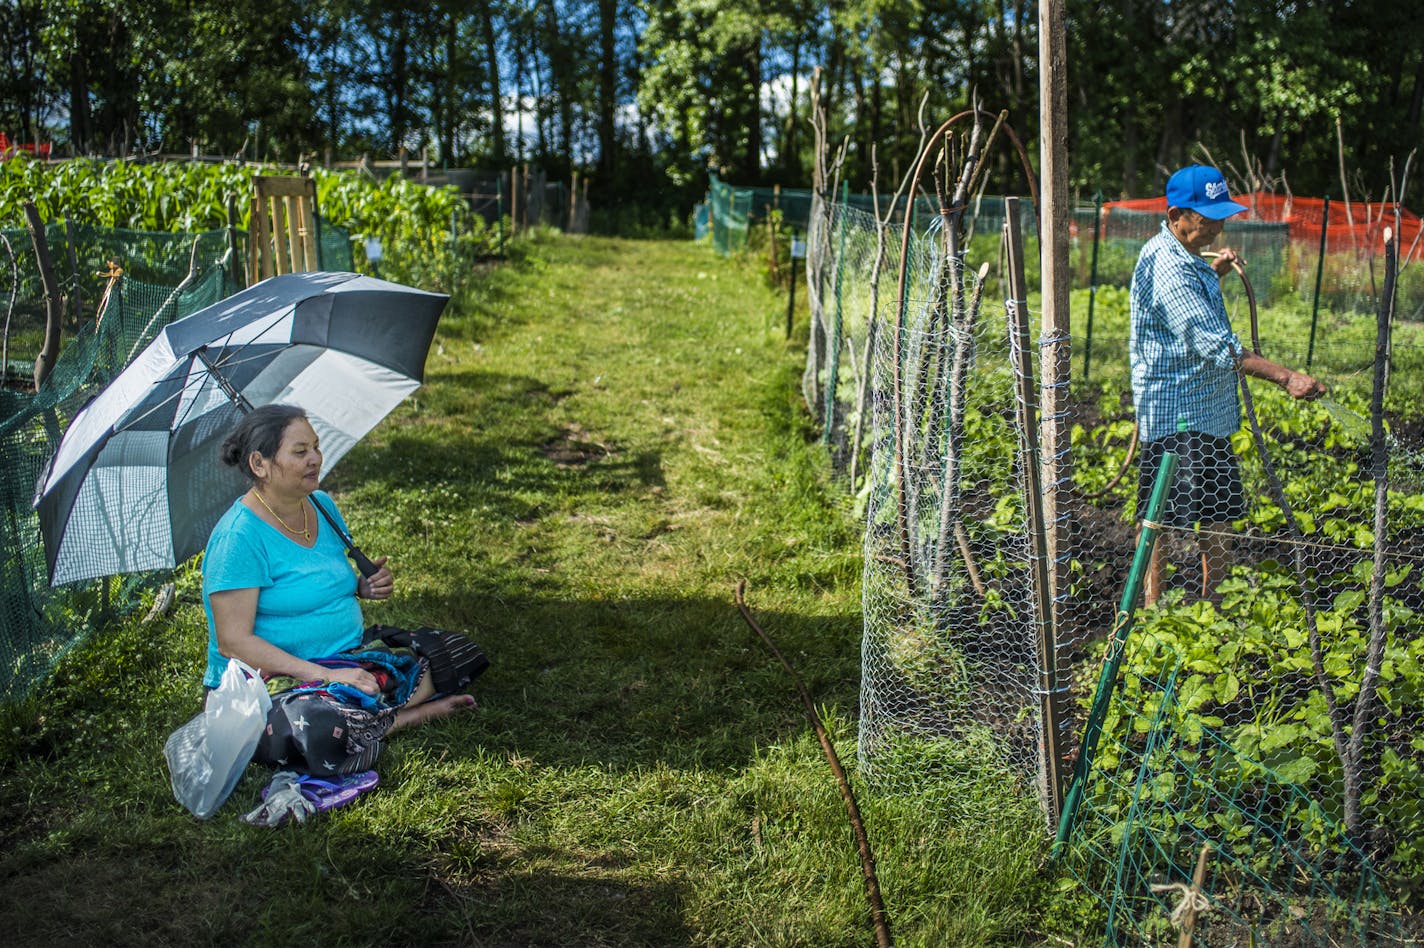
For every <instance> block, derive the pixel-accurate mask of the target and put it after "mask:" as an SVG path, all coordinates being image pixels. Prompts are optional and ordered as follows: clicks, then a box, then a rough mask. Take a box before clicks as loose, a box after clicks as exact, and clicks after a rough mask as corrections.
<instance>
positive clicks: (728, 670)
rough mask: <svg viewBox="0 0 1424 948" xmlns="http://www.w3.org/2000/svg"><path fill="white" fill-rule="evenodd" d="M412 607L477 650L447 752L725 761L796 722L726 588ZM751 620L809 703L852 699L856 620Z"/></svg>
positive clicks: (665, 762)
mask: <svg viewBox="0 0 1424 948" xmlns="http://www.w3.org/2000/svg"><path fill="white" fill-rule="evenodd" d="M414 608H416V609H418V610H419V611H420V612H421V614H427V615H430V616H435V617H442V616H443V617H447V618H453V619H456V622H454V623H452V624H454V625H459V626H461V627H463V628H464V629H465V630H466V631H467V633H468V634H469V635H470V636H471V638H473V639H475V640H476V641H478V642H479V643H480V645H481V646H482V647H483V648H484V649H485V651H486V653H487V654H488V655H489V657H490V661H491V666H490V668H489V670H488V671H486V672H485V674H484V676H483V677H481V678H480V679H479V681H478V682H477V683H476V685H475V687H474V688H473V689H472V690H473V693H474V694H475V695H476V697H477V698H478V699H479V701H480V708H479V710H478V711H477V712H475V714H474V715H472V716H471V718H470V719H469V723H468V725H467V724H466V723H465V722H464V721H452V723H451V724H450V725H449V727H442V728H441V732H442V733H441V737H442V740H445V741H448V742H450V743H448V744H446V745H444V746H445V749H446V751H447V752H448V753H449V754H451V755H457V754H459V753H461V752H462V751H463V752H465V753H468V754H471V755H473V754H476V753H479V752H480V751H483V752H485V753H493V754H497V755H499V754H508V755H511V756H517V757H532V758H533V759H535V760H536V761H537V762H538V763H540V764H542V765H545V766H554V767H564V766H580V765H588V764H595V765H599V766H603V767H606V768H610V769H636V768H647V767H652V766H657V765H662V766H665V767H669V768H673V769H687V768H711V769H717V770H723V769H736V768H740V767H742V766H745V765H746V764H747V763H748V762H749V761H750V760H751V759H752V758H753V757H754V756H755V755H756V754H757V752H758V750H759V749H762V748H764V747H766V746H767V745H769V744H772V743H777V742H780V741H783V740H785V739H787V738H788V737H789V736H791V735H793V734H797V733H800V732H802V731H804V730H805V729H806V727H807V723H806V718H805V714H804V709H803V707H802V705H801V703H800V700H799V698H798V696H797V693H796V690H795V685H794V683H793V682H792V680H791V679H790V677H789V676H788V675H787V674H786V672H785V670H784V669H783V668H782V667H781V666H780V664H779V663H778V662H777V661H776V659H775V657H774V656H772V655H771V654H770V653H769V652H768V651H767V649H766V647H765V646H764V645H763V643H762V642H761V640H760V639H758V638H757V637H756V635H755V634H754V633H753V632H752V630H751V629H750V628H749V627H748V626H747V625H746V623H745V622H744V621H743V620H742V618H741V615H740V614H739V613H738V612H737V611H736V607H735V605H734V603H733V600H732V593H731V589H730V587H729V588H728V592H727V598H726V600H725V601H719V600H713V599H675V598H667V599H657V598H635V599H625V600H618V601H603V602H588V601H585V602H579V601H573V600H560V599H537V598H522V599H508V600H504V601H494V600H486V599H481V598H475V597H461V596H451V597H447V598H446V599H444V600H443V601H442V600H440V599H431V598H427V599H425V600H422V601H421V602H419V603H418V605H414ZM457 617H458V618H457ZM757 618H758V621H759V622H761V623H762V625H763V627H764V628H765V629H766V630H767V631H768V633H769V634H770V635H771V636H772V637H773V640H774V641H776V643H777V646H778V648H780V649H781V650H782V652H783V653H784V654H785V655H787V657H788V659H789V660H790V661H791V663H792V664H793V666H794V667H796V670H797V673H798V674H799V675H800V677H801V680H802V681H803V683H804V684H805V685H806V688H807V690H808V691H809V692H810V693H811V696H812V699H813V700H814V701H816V702H817V704H830V705H836V706H838V707H840V708H842V709H846V710H847V711H849V709H852V708H853V707H854V706H855V702H856V699H857V696H858V692H857V689H858V687H859V667H858V665H856V664H855V663H854V662H853V660H851V659H853V657H854V656H856V655H857V654H858V652H857V650H856V648H855V642H856V640H857V638H858V637H859V634H860V618H859V616H803V615H792V614H786V613H765V614H763V613H758V614H757ZM432 621H433V620H432ZM420 739H421V738H420V737H419V735H418V733H416V732H413V733H412V734H411V736H410V738H409V740H411V741H419V740H420Z"/></svg>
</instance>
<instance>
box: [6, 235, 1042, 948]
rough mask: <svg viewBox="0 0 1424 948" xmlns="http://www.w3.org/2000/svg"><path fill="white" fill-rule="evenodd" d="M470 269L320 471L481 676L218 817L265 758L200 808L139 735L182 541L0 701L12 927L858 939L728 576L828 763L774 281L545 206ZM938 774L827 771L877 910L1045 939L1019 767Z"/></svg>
mask: <svg viewBox="0 0 1424 948" xmlns="http://www.w3.org/2000/svg"><path fill="white" fill-rule="evenodd" d="M471 286H472V289H470V290H469V291H468V292H467V293H465V294H462V296H461V297H460V298H458V299H457V300H455V301H454V302H453V303H452V307H451V310H450V311H449V312H447V315H446V318H445V320H444V322H443V323H442V327H441V330H440V333H439V335H438V337H437V341H436V345H435V347H434V349H433V350H432V353H431V356H430V361H429V367H428V379H427V385H426V386H425V387H424V388H422V389H421V390H420V391H419V392H418V393H417V394H416V395H415V396H414V397H413V398H411V399H409V400H407V401H406V402H405V403H404V404H403V405H402V406H401V407H400V408H399V409H398V410H397V411H396V412H395V413H394V414H393V415H392V416H391V417H390V418H389V419H388V420H387V421H386V422H385V423H384V424H382V425H381V426H380V427H379V428H378V429H377V430H376V431H375V432H373V433H372V435H371V436H370V437H368V438H367V439H366V440H365V441H364V442H363V443H362V444H361V445H359V446H358V447H357V448H356V449H355V450H354V451H352V453H351V454H350V455H348V456H347V458H346V459H345V460H343V461H342V463H341V464H340V465H339V466H338V468H337V470H336V471H335V472H334V473H333V475H332V476H331V477H330V478H329V479H328V481H327V484H326V486H327V487H328V489H330V490H331V491H332V492H333V493H334V494H335V495H336V496H337V498H338V500H339V501H340V502H341V504H342V507H343V510H344V511H345V513H346V515H347V519H348V520H349V521H350V523H351V525H352V527H353V529H354V530H355V532H356V535H357V540H358V542H359V543H360V544H361V545H362V547H363V548H364V549H365V550H366V551H367V552H368V553H369V554H371V555H379V554H389V555H390V556H391V560H392V565H393V567H394V569H395V571H396V577H397V592H396V597H395V598H394V599H393V600H391V601H390V602H387V603H380V604H371V603H367V604H366V606H365V607H366V609H367V610H368V611H367V618H368V620H369V621H372V622H383V623H388V624H395V625H418V624H430V625H435V626H442V627H446V628H453V629H463V630H468V631H469V632H470V634H471V636H472V637H473V638H474V639H475V640H476V641H478V642H480V643H481V644H482V645H483V646H484V647H485V649H486V651H487V653H488V654H489V656H490V658H491V660H492V662H493V665H492V667H491V669H490V670H489V672H487V673H486V675H485V676H484V677H483V678H482V679H481V680H480V681H479V682H478V684H477V686H476V689H475V693H476V695H477V697H478V698H479V700H480V708H479V709H478V710H477V711H475V712H472V713H470V714H467V715H462V716H459V717H456V718H452V719H447V720H445V721H441V722H437V723H436V724H434V725H431V726H429V727H426V728H422V729H419V730H416V731H411V732H405V733H402V734H399V735H397V736H396V737H395V738H394V739H393V741H392V743H391V746H390V748H389V750H388V752H387V755H386V756H385V757H383V759H382V761H381V764H380V767H379V770H380V774H381V785H380V786H379V787H378V788H377V789H376V790H375V791H373V792H371V793H370V794H368V795H366V796H365V797H363V798H361V799H360V800H359V801H357V802H356V803H355V804H353V805H351V806H349V807H347V808H345V809H343V810H339V811H334V812H332V813H329V814H324V815H321V816H319V817H317V818H315V819H314V820H313V821H311V822H309V823H308V824H305V825H291V826H287V827H283V828H281V829H278V830H265V829H254V828H250V827H248V826H246V825H245V824H243V823H242V822H241V821H240V820H239V817H240V815H241V814H242V813H244V812H246V811H247V810H249V809H251V808H253V807H254V806H256V804H257V797H258V791H259V789H260V788H261V787H262V785H263V784H264V782H265V779H266V777H267V773H266V772H265V771H263V770H261V769H260V768H258V767H252V768H250V769H249V771H248V773H247V775H246V777H245V778H244V780H243V781H242V782H241V783H239V784H238V787H237V790H236V791H235V793H234V794H233V797H232V799H231V800H230V801H229V802H228V803H227V804H226V806H224V807H223V809H221V810H220V811H219V812H218V813H217V815H216V816H215V817H213V818H212V819H211V820H209V821H207V822H203V823H200V822H198V821H195V820H194V819H193V818H192V817H190V816H189V815H188V814H187V813H186V812H185V811H184V810H182V809H181V808H180V807H179V806H178V805H177V804H176V803H175V802H174V800H173V797H172V795H171V793H170V791H169V787H168V774H167V770H166V767H165V764H164V761H163V755H162V746H163V741H164V739H165V738H166V737H167V735H168V733H169V732H170V731H172V730H173V729H174V728H175V727H177V726H178V725H179V724H181V723H182V722H183V721H185V720H186V719H187V718H188V717H190V716H191V715H192V714H194V713H195V712H196V711H197V710H198V708H199V704H200V700H201V695H200V688H199V684H198V683H199V679H200V676H201V671H202V661H203V654H204V648H205V643H206V629H205V626H204V621H203V610H202V606H201V602H200V598H199V577H198V576H197V574H196V573H195V572H194V571H193V570H192V569H191V568H190V569H188V570H186V571H185V572H183V573H181V574H180V576H179V578H178V579H179V605H178V608H177V609H176V610H175V611H174V612H173V614H172V615H171V616H170V617H169V618H167V619H164V620H160V621H159V622H157V623H155V624H153V625H149V626H146V627H145V626H142V625H140V624H139V623H138V622H133V623H130V624H127V625H124V626H122V627H120V628H115V629H110V630H107V631H106V632H104V633H103V634H101V635H100V636H98V637H96V640H95V641H94V642H92V643H90V644H88V645H87V646H84V647H82V648H78V649H76V650H74V651H73V652H72V653H71V654H70V655H69V656H68V657H67V659H66V660H65V662H64V664H63V666H62V667H61V669H60V670H59V672H58V674H57V675H56V677H55V679H54V681H53V683H52V684H51V686H50V687H49V688H48V689H47V690H46V691H45V692H44V693H43V694H42V695H41V696H40V701H39V702H38V703H37V704H36V705H34V706H30V707H26V708H22V709H18V710H12V711H11V712H9V715H8V717H7V718H5V722H4V723H5V727H4V731H5V732H6V733H5V734H4V735H3V738H0V740H3V743H0V754H3V757H0V840H2V841H3V845H0V892H3V894H0V931H4V932H5V935H4V936H3V937H4V941H5V943H6V944H8V945H55V944H112V945H131V944H133V945H137V944H142V945H155V944H174V945H186V944H216V943H223V944H264V945H271V944H277V945H404V944H466V945H580V946H583V945H683V944H698V945H703V944H709V945H748V944H773V945H777V944H780V945H793V944H794V945H818V946H819V945H865V944H870V943H872V941H873V939H872V935H871V931H870V927H869V912H868V909H867V907H866V903H865V899H864V894H863V893H864V889H863V884H862V878H861V868H860V863H859V859H858V856H857V854H856V850H855V846H854V842H853V838H852V835H851V832H850V829H849V825H848V823H847V821H846V818H845V812H844V807H843V805H842V802H841V800H840V797H839V794H838V792H837V789H836V785H835V782H834V780H833V778H832V776H831V773H830V770H829V767H828V766H827V764H826V762H825V759H824V757H823V756H822V754H821V751H820V748H819V746H818V744H817V743H816V740H815V738H814V736H813V735H812V734H811V732H810V730H809V728H808V726H807V723H806V721H805V718H804V716H803V714H802V709H801V706H800V704H799V702H798V701H797V698H796V694H795V691H794V689H793V686H792V683H791V681H790V680H789V679H788V678H787V676H786V675H785V673H784V672H783V671H782V669H781V668H780V666H779V665H778V664H777V663H776V662H775V660H774V659H773V658H772V657H771V656H770V655H769V654H768V653H767V651H766V650H765V648H764V647H763V646H762V644H761V643H760V642H759V641H758V640H757V639H756V637H755V636H754V635H753V634H752V632H751V630H750V629H748V628H747V627H746V625H745V624H744V623H743V621H742V619H741V617H740V616H739V615H738V613H737V611H736V609H735V607H734V604H733V598H732V590H733V586H734V584H735V582H736V581H737V580H738V579H742V578H745V579H746V580H747V582H748V594H747V596H748V601H749V604H750V605H751V607H752V609H753V610H754V611H755V612H756V613H757V615H758V617H759V619H760V620H761V622H762V624H763V626H764V627H765V628H766V629H767V630H768V631H769V632H770V633H771V635H772V636H773V637H774V638H775V639H776V640H777V642H778V645H779V646H780V648H781V650H782V651H783V652H784V653H785V654H786V655H787V656H788V658H790V660H791V661H792V662H793V663H794V664H795V665H796V666H797V668H798V671H799V673H800V675H801V677H802V678H803V680H804V681H805V682H806V684H807V687H808V688H809V690H810V691H811V693H812V695H813V697H814V698H815V700H816V701H817V702H818V705H819V706H820V707H821V708H822V709H823V711H822V713H823V715H824V717H825V718H826V721H827V725H828V727H829V728H830V730H831V733H832V736H833V738H834V740H835V741H836V744H837V746H838V749H839V751H840V754H841V756H842V758H843V759H844V760H845V761H846V763H847V764H848V765H851V766H852V770H853V769H854V768H853V758H854V749H855V713H856V704H857V700H858V685H859V661H860V628H861V620H860V572H861V556H860V536H859V531H858V528H857V525H856V523H855V522H854V521H853V519H852V518H851V517H850V516H849V515H848V514H847V513H846V501H845V498H844V497H843V495H842V492H841V490H840V489H839V488H838V487H836V486H834V485H832V484H830V482H829V480H828V475H827V473H826V463H825V460H824V455H823V453H822V450H821V448H820V446H819V445H818V444H817V443H816V439H815V435H814V432H813V430H812V428H811V426H810V422H809V420H808V418H807V416H806V413H805V411H804V408H803V406H802V405H801V403H800V396H799V394H798V393H799V387H798V385H799V376H800V372H801V369H802V365H803V353H804V342H791V343H788V342H786V341H785V340H784V339H783V338H782V336H783V334H784V329H783V327H784V322H783V320H784V307H785V302H784V297H781V296H778V295H777V294H775V293H773V292H772V291H771V290H769V289H767V288H766V287H765V286H764V284H763V282H762V280H761V278H760V276H759V275H758V274H757V273H756V272H755V271H754V270H752V269H750V267H749V266H744V265H741V264H738V263H736V262H727V261H722V260H719V259H717V258H715V257H714V256H713V255H712V254H711V251H710V250H708V249H707V248H705V247H699V246H696V245H693V244H690V243H670V242H633V241H622V240H612V239H592V238H582V239H579V238H565V237H550V236H545V237H542V238H541V239H536V240H534V241H533V242H531V243H530V244H528V245H527V246H526V247H525V248H524V249H523V251H522V253H521V254H520V256H519V258H518V259H516V260H513V261H511V262H509V263H507V264H505V265H502V266H500V267H498V268H496V269H493V270H491V271H489V272H488V273H486V274H484V275H482V276H481V277H480V278H479V279H476V280H473V281H471ZM800 322H801V326H802V329H803V334H804V314H803V316H802V317H801V320H800ZM944 779H946V780H950V779H953V780H956V781H960V782H961V783H962V785H961V786H957V787H956V789H955V791H954V795H953V798H954V799H955V800H956V804H955V806H954V807H953V813H949V812H945V811H944V810H943V808H942V807H938V806H934V805H931V804H929V803H928V802H927V800H928V799H929V798H928V797H927V798H925V799H893V800H892V799H883V798H877V797H875V796H873V795H872V794H870V793H869V792H868V790H867V789H866V788H865V787H864V785H863V784H861V783H860V782H859V780H856V782H855V785H856V788H857V792H858V793H859V795H860V798H861V805H862V808H863V810H864V811H865V815H866V818H867V821H868V824H867V825H868V830H869V833H870V837H871V842H872V845H873V846H874V847H875V851H876V856H877V859H878V863H879V872H880V881H881V886H882V889H883V891H884V893H885V897H886V901H887V906H888V910H889V916H890V921H891V925H892V930H893V932H894V934H895V936H896V940H897V942H898V943H899V944H902V945H981V944H986V943H1036V942H1038V941H1039V940H1040V938H1039V937H1038V935H1037V934H1036V932H1035V929H1038V930H1042V929H1044V928H1045V927H1047V926H1049V925H1050V923H1049V922H1045V921H1044V920H1043V919H1042V918H1041V917H1039V916H1040V915H1041V906H1042V905H1043V904H1044V902H1045V898H1044V881H1043V879H1042V878H1041V877H1040V876H1039V875H1038V874H1037V866H1038V863H1039V861H1040V858H1041V855H1042V853H1043V839H1042V830H1041V827H1040V825H1039V822H1038V818H1037V817H1036V815H1035V808H1034V806H1033V804H1032V803H1029V802H1025V801H1022V800H1019V799H1016V798H1015V797H1014V796H1013V795H1012V794H1011V793H1010V792H1009V791H1008V790H1007V789H1006V788H1003V787H1000V786H998V785H996V784H995V783H994V781H993V780H992V779H991V778H989V777H988V776H986V775H983V774H976V773H972V772H970V773H962V774H959V775H956V776H954V777H948V776H947V777H945V778H944ZM935 796H936V797H937V798H938V797H942V796H943V792H942V791H941V792H940V793H937V794H936V795H935ZM956 814H958V815H956Z"/></svg>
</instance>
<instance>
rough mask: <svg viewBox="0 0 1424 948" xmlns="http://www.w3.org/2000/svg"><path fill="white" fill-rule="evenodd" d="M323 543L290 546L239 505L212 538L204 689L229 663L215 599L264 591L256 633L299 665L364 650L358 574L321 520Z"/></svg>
mask: <svg viewBox="0 0 1424 948" xmlns="http://www.w3.org/2000/svg"><path fill="white" fill-rule="evenodd" d="M312 500H314V501H316V502H317V503H319V504H321V505H322V506H323V507H325V508H326V510H327V511H328V512H330V513H331V514H332V515H334V516H335V517H336V521H337V522H338V523H340V524H341V529H342V530H343V531H344V530H346V529H347V527H346V521H345V520H343V519H342V517H341V513H340V511H338V510H337V509H336V504H334V503H333V502H332V500H331V498H330V497H328V496H327V494H326V493H325V492H324V491H316V492H315V493H313V494H312ZM314 517H315V520H316V544H315V545H314V546H312V548H311V549H306V548H305V547H303V546H301V545H299V544H298V543H296V542H294V541H292V540H290V539H288V538H287V537H286V536H285V535H284V534H283V533H281V532H280V531H279V530H278V529H277V528H276V527H274V526H272V525H271V524H269V523H267V522H265V521H264V520H263V519H262V518H261V517H259V516H257V514H255V513H253V512H252V511H251V510H249V509H248V508H247V506H246V505H245V504H243V502H242V501H241V500H237V501H235V502H234V503H233V505H232V506H231V507H229V508H228V511H227V513H225V514H223V516H222V519H221V520H219V521H218V525H217V526H216V527H214V528H213V533H212V536H210V537H209V538H208V546H207V551H206V552H205V553H204V554H203V608H204V610H206V611H207V614H208V668H207V672H206V673H205V674H204V675H203V684H204V685H206V686H207V687H209V688H216V687H217V685H218V683H219V682H221V681H222V674H223V670H224V669H225V668H227V658H226V657H225V656H224V655H223V654H222V653H221V652H219V651H218V634H217V629H216V627H215V626H214V625H213V607H212V603H211V602H210V601H209V600H208V597H209V596H211V595H212V594H213V593H215V592H223V591H225V590H229V589H253V588H255V589H257V590H258V593H257V617H256V621H255V622H254V623H253V627H252V628H253V632H255V633H256V634H257V636H258V637H259V638H262V639H265V640H266V641H268V642H271V643H272V644H273V645H275V646H277V647H278V648H280V649H282V650H283V651H285V652H287V653H289V654H291V655H295V656H296V657H297V658H301V659H307V660H311V659H313V658H321V657H323V656H325V655H334V654H336V653H337V652H343V651H346V650H348V649H352V648H355V647H356V646H358V645H360V644H361V633H362V630H363V628H364V626H363V623H362V619H361V604H360V603H359V602H358V601H357V600H356V574H355V573H354V572H353V571H352V569H351V565H350V564H349V563H348V562H347V560H346V547H345V545H344V544H343V543H342V542H341V539H340V538H339V537H338V536H337V534H336V531H335V530H333V529H331V524H329V523H327V522H326V520H325V518H323V517H322V516H321V515H320V514H314Z"/></svg>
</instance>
